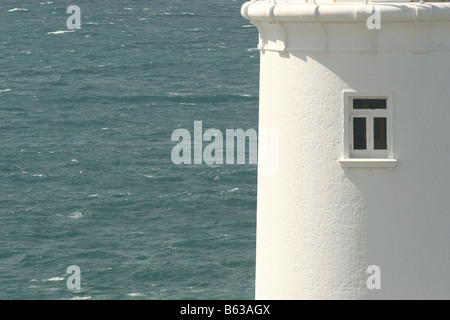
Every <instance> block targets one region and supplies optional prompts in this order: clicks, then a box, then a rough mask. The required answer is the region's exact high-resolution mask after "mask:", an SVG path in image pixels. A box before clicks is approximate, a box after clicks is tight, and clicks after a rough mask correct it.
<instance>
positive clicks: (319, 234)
mask: <svg viewBox="0 0 450 320" xmlns="http://www.w3.org/2000/svg"><path fill="white" fill-rule="evenodd" d="M278 2H281V1H278ZM379 6H380V8H381V29H380V30H369V29H368V28H367V26H366V19H367V17H368V16H370V14H367V13H366V12H367V5H364V4H361V3H359V4H356V3H355V4H318V5H314V4H302V3H272V2H270V1H256V2H249V3H246V4H244V6H243V8H242V14H243V16H244V17H246V18H247V19H250V20H251V21H252V22H253V23H254V24H255V25H257V27H258V29H259V32H260V43H259V48H260V49H261V77H260V114H259V126H260V130H261V129H269V130H270V129H275V130H279V137H280V139H279V140H280V142H279V154H278V155H279V158H278V161H279V170H278V172H277V173H276V174H264V172H260V173H259V174H258V208H257V252H256V298H257V299H361V298H380V299H394V298H395V299H402V298H405V299H408V298H412V299H416V298H450V247H449V245H450V197H449V195H450V193H449V191H450V168H449V164H448V163H449V161H450V143H449V139H450V125H449V121H450V36H449V35H450V4H426V5H421V4H418V3H417V4H414V3H413V4H410V3H402V4H398V3H396V4H390V3H388V4H383V5H381V4H380V5H379ZM346 91H355V92H356V93H357V94H358V93H364V94H376V93H386V94H388V95H389V100H390V103H391V104H392V105H391V109H392V114H391V115H390V116H391V117H392V132H391V133H392V148H393V158H395V159H396V160H397V164H396V165H395V167H393V168H391V167H389V168H388V167H386V166H385V165H384V164H383V163H381V164H380V163H378V162H376V161H375V163H373V164H371V165H366V166H367V167H364V168H359V167H350V168H348V167H347V165H345V164H343V163H341V162H340V161H339V160H342V159H344V158H346V157H347V156H346V153H345V143H346V142H345V137H346V135H347V134H348V132H347V131H346V119H345V117H344V104H345V103H344V100H345V94H344V92H346ZM389 143H390V142H389ZM354 165H359V166H360V165H361V163H359V162H358V161H356V164H354ZM363 165H365V164H364V163H363ZM391 165H392V163H391ZM370 265H377V266H379V267H380V269H381V289H379V290H377V289H375V290H369V289H368V288H367V285H366V280H367V279H368V278H369V276H370V274H368V273H367V268H368V267H369V266H370Z"/></svg>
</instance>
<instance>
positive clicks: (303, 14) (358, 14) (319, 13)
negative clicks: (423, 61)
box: [241, 0, 450, 22]
mask: <svg viewBox="0 0 450 320" xmlns="http://www.w3.org/2000/svg"><path fill="white" fill-rule="evenodd" d="M335 1H336V2H335ZM449 1H450V0H449ZM372 5H373V6H377V7H378V9H379V10H380V12H381V13H382V15H383V21H392V22H401V21H413V22H414V21H450V2H443V1H440V0H438V1H431V2H430V1H427V2H411V1H405V0H403V1H402V0H400V1H392V0H374V1H370V2H369V1H366V0H362V1H354V0H252V1H249V2H246V3H244V4H243V6H242V9H241V14H242V16H243V17H244V18H246V19H248V20H252V21H269V22H284V21H286V22H288V21H296V22H353V21H359V20H361V19H363V18H364V16H365V15H366V14H365V13H367V8H368V6H372Z"/></svg>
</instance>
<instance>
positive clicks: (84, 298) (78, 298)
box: [70, 296, 92, 300]
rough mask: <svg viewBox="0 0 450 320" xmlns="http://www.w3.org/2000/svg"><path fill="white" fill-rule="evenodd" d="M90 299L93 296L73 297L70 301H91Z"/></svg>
mask: <svg viewBox="0 0 450 320" xmlns="http://www.w3.org/2000/svg"><path fill="white" fill-rule="evenodd" d="M89 299H92V297H91V296H87V297H73V298H72V299H70V300H89Z"/></svg>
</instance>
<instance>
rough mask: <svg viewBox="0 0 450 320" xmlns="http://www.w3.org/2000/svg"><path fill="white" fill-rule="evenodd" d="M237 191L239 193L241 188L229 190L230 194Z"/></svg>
mask: <svg viewBox="0 0 450 320" xmlns="http://www.w3.org/2000/svg"><path fill="white" fill-rule="evenodd" d="M235 191H239V188H234V189H231V190H228V192H235Z"/></svg>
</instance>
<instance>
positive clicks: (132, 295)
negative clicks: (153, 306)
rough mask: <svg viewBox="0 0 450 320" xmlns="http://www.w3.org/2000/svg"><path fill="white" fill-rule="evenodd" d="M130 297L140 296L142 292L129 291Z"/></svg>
mask: <svg viewBox="0 0 450 320" xmlns="http://www.w3.org/2000/svg"><path fill="white" fill-rule="evenodd" d="M128 295H129V296H130V297H141V296H142V295H143V294H142V293H139V292H136V293H129V294H128Z"/></svg>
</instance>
